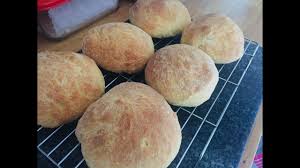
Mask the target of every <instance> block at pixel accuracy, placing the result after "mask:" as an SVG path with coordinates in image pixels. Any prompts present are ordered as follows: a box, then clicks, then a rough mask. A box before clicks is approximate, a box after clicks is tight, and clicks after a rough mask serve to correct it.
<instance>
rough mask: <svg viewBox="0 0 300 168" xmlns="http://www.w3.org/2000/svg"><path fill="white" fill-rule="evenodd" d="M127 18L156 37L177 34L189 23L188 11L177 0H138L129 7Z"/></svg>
mask: <svg viewBox="0 0 300 168" xmlns="http://www.w3.org/2000/svg"><path fill="white" fill-rule="evenodd" d="M129 19H130V22H131V23H132V24H134V25H136V26H138V27H140V28H141V29H143V30H144V31H145V32H147V33H148V34H150V35H151V36H152V37H156V38H163V37H170V36H174V35H176V34H179V33H181V32H182V31H183V29H184V27H185V26H187V25H188V24H189V23H191V16H190V14H189V11H188V10H187V8H186V7H185V6H184V5H183V4H182V3H181V2H180V1H179V0H163V1H162V0H138V1H137V2H136V3H135V4H134V5H133V6H132V7H131V8H130V9H129Z"/></svg>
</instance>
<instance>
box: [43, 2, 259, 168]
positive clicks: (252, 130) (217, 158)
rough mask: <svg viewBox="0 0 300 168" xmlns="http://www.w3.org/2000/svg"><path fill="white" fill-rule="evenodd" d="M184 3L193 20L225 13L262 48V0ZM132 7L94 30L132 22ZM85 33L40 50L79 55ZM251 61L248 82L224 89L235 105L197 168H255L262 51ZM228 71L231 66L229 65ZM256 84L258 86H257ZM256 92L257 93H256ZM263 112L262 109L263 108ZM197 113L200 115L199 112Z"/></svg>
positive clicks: (125, 4)
mask: <svg viewBox="0 0 300 168" xmlns="http://www.w3.org/2000/svg"><path fill="white" fill-rule="evenodd" d="M181 1H182V2H183V3H184V4H185V5H186V6H187V8H188V9H189V11H190V13H191V16H192V18H193V19H196V18H197V17H199V16H200V15H202V14H206V13H211V12H220V13H224V14H226V15H228V16H230V17H231V18H232V19H233V20H234V21H235V22H236V23H237V24H238V25H239V26H240V27H241V28H242V30H243V32H244V35H245V37H247V38H248V39H251V40H254V41H257V42H258V43H259V44H260V45H261V44H262V26H261V25H262V18H261V17H262V1H261V0H260V1H259V0H245V1H239V0H231V1H228V0H224V1H218V0H181ZM129 6H130V3H128V2H126V1H122V0H121V7H120V8H119V9H118V11H117V12H115V13H113V14H111V15H109V16H107V17H105V18H103V19H101V20H99V21H97V22H95V23H94V24H93V25H91V26H90V27H92V26H95V25H98V24H103V23H106V22H111V21H126V20H127V19H128V12H127V11H128V7H129ZM90 27H89V28H90ZM87 29H88V28H87ZM85 31H86V30H82V31H80V32H78V33H76V34H74V35H73V36H72V37H70V38H68V39H66V40H64V41H61V42H51V41H47V40H46V39H44V38H43V37H41V36H40V35H39V36H38V50H39V51H41V50H46V49H48V50H73V51H78V50H79V49H80V41H81V38H82V35H83V34H84V32H85ZM254 51H255V48H253V47H252V48H251V47H250V48H249V49H248V51H246V52H253V53H252V54H254ZM250 55H251V53H250ZM248 56H249V54H248ZM250 58H251V60H252V61H251V62H252V63H251V66H249V67H248V70H247V71H248V72H247V73H246V74H245V76H244V79H243V80H242V81H241V83H240V85H239V87H235V86H231V84H230V83H235V82H237V81H235V82H234V81H233V82H230V81H231V80H229V82H228V84H226V87H224V88H227V89H229V90H230V91H234V90H235V95H234V96H233V97H232V98H231V102H232V103H230V105H228V107H226V109H227V110H226V111H227V112H226V113H224V116H223V120H222V122H220V123H219V126H218V129H216V131H215V132H214V136H213V137H211V138H210V137H208V138H210V139H211V143H210V145H208V146H207V147H205V146H204V147H205V148H206V152H205V153H204V155H203V154H202V153H201V152H200V153H199V151H196V152H194V154H195V156H196V155H200V156H201V161H200V162H198V160H199V158H198V160H197V161H196V162H195V160H193V161H192V162H191V163H194V164H195V166H196V167H199V166H200V167H231V166H232V167H237V165H238V163H239V162H240V167H250V166H251V163H252V161H253V157H254V154H255V151H256V147H257V145H258V142H259V138H260V135H261V133H262V128H261V125H262V124H261V119H262V110H259V104H261V101H262V96H261V89H262V88H261V87H262V86H261V79H262V74H261V70H262V65H261V61H262V48H261V47H259V48H258V50H256V52H255V54H254V57H252V56H250V57H243V59H242V60H244V61H246V62H248V63H249V61H250ZM245 59H246V60H245ZM244 61H242V62H241V63H243V62H244ZM241 63H239V65H237V66H242V67H244V68H246V67H245V65H240V64H241ZM243 64H244V63H243ZM249 65H250V64H249ZM228 67H231V66H230V65H229V66H228ZM237 69H238V68H237ZM223 70H224V71H223ZM223 70H222V71H223V74H222V71H221V73H220V77H221V78H222V75H223V79H225V81H226V77H228V75H229V74H227V73H226V72H225V70H226V69H223ZM237 73H241V72H237ZM224 75H225V76H224ZM232 80H236V79H234V78H232ZM253 81H256V82H254V83H253ZM251 82H252V83H251ZM235 84H237V83H235ZM250 84H251V85H250ZM232 85H234V84H232ZM250 86H251V87H250ZM232 89H233V90H232ZM253 90H256V91H255V92H253ZM228 92H229V91H228ZM246 93H247V94H248V96H247V98H243V99H240V96H241V95H242V94H246ZM249 93H250V95H249ZM251 94H253V95H251ZM249 103H250V104H252V106H251V105H250V106H249ZM253 104H255V105H253ZM237 109H238V110H237ZM260 109H262V108H261V107H260ZM186 111H189V110H186ZM217 111H219V110H217ZM258 111H259V112H258ZM221 112H222V110H221ZM195 113H197V111H196V110H195ZM257 114H258V115H257ZM178 115H180V113H178ZM199 115H200V114H199ZM219 115H220V114H219ZM243 116H248V117H244V118H243ZM249 116H250V117H249ZM255 116H257V117H256V120H255V121H254V119H255ZM236 117H240V120H238V122H232V121H233V119H234V118H236ZM210 119H211V120H214V121H216V120H217V117H210ZM205 123H207V122H205ZM213 124H216V123H213ZM187 126H188V125H187ZM212 126H213V125H212ZM203 127H207V129H206V130H207V131H208V132H209V131H212V130H214V129H213V128H209V127H210V126H209V124H203ZM187 128H188V127H187ZM187 128H186V129H187ZM200 130H201V129H200ZM203 130H204V129H203ZM228 130H231V131H228ZM241 130H242V132H241ZM226 131H227V132H226ZM189 132H190V131H189ZM208 132H207V136H208V134H209V133H208ZM205 134H206V133H205V131H204V132H203V133H202V135H205ZM249 134H250V135H249ZM207 136H203V138H205V137H206V138H207ZM195 139H196V138H195ZM241 139H242V140H241ZM225 142H226V143H225ZM233 151H235V153H230V152H233ZM237 151H238V152H237ZM197 152H198V153H197ZM224 152H225V153H224ZM241 154H242V156H238V157H237V156H236V155H241ZM234 157H235V158H240V159H239V160H237V159H233V158H234ZM189 158H192V157H189ZM230 160H231V161H230ZM222 164H223V165H222ZM212 165H214V166H212Z"/></svg>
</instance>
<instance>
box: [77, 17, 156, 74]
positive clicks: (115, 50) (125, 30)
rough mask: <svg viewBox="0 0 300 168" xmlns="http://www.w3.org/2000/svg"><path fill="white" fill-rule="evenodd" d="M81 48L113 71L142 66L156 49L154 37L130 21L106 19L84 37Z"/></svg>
mask: <svg viewBox="0 0 300 168" xmlns="http://www.w3.org/2000/svg"><path fill="white" fill-rule="evenodd" d="M82 51H83V53H84V54H86V55H87V56H89V57H91V58H92V59H94V60H95V61H96V63H97V64H98V65H100V66H101V67H103V68H104V69H106V70H109V71H112V72H117V73H120V72H126V73H135V72H137V71H140V70H142V69H143V68H144V67H145V65H146V63H147V61H148V59H149V58H150V57H151V56H152V54H153V53H154V45H153V41H152V39H151V37H150V36H149V35H148V34H147V33H145V32H144V31H143V30H141V29H140V28H138V27H136V26H134V25H131V24H128V23H119V22H116V23H107V24H103V25H100V26H98V27H96V28H93V29H91V30H90V31H89V32H88V34H87V35H86V36H85V37H84V39H83V46H82Z"/></svg>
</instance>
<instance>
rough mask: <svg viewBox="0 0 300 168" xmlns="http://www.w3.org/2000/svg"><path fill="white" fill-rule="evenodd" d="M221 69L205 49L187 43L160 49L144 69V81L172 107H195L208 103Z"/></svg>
mask: <svg viewBox="0 0 300 168" xmlns="http://www.w3.org/2000/svg"><path fill="white" fill-rule="evenodd" d="M218 76H219V74H218V70H217V68H216V66H215V64H214V62H213V60H212V59H211V58H210V57H209V56H208V55H207V54H205V53H204V52H203V51H202V50H200V49H197V48H195V47H192V46H189V45H185V44H175V45H170V46H167V47H164V48H161V49H160V50H158V51H157V52H156V53H155V55H154V56H153V57H152V58H151V59H150V60H149V62H148V64H147V66H146V69H145V80H146V83H147V84H149V85H150V86H151V87H152V88H154V89H155V90H156V91H158V92H159V93H160V94H162V95H163V96H164V97H165V99H166V100H167V101H168V102H169V103H170V104H173V105H177V106H187V107H194V106H198V105H200V104H202V103H203V102H205V101H206V100H208V99H209V98H210V96H211V94H212V92H213V91H214V89H215V87H216V85H217V83H218V79H219V78H218Z"/></svg>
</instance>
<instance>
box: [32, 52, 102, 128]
mask: <svg viewBox="0 0 300 168" xmlns="http://www.w3.org/2000/svg"><path fill="white" fill-rule="evenodd" d="M103 93H104V78H103V76H102V73H101V71H100V70H99V68H98V67H97V65H96V63H95V62H94V61H93V60H92V59H90V58H89V57H87V56H84V55H81V54H77V53H74V52H54V51H52V52H50V51H45V52H40V53H38V114H37V122H38V125H41V126H43V127H48V128H53V127H57V126H59V125H62V124H65V123H67V122H70V121H72V120H74V119H76V118H78V117H79V116H81V115H82V114H83V112H84V111H85V109H86V108H87V107H88V106H89V105H90V104H91V103H92V102H94V101H95V100H97V99H98V98H99V97H100V96H101V95H102V94H103Z"/></svg>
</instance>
